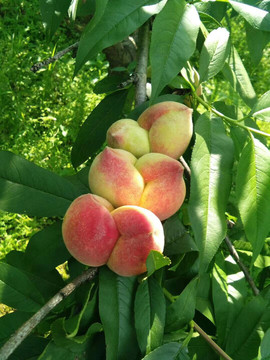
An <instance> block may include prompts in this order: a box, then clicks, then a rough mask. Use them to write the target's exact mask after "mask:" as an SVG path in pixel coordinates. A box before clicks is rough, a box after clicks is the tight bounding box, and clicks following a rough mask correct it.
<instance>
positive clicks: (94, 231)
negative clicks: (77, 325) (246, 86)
mask: <svg viewBox="0 0 270 360" xmlns="http://www.w3.org/2000/svg"><path fill="white" fill-rule="evenodd" d="M191 116H192V110H191V109H190V108H188V107H187V106H185V105H183V104H180V103H177V102H172V101H167V102H162V103H158V104H156V105H153V106H151V107H149V108H148V109H147V110H145V111H144V112H143V113H142V114H141V115H140V117H139V119H138V121H135V120H130V119H122V120H118V121H116V122H115V123H113V124H112V126H111V127H110V128H109V129H108V131H107V144H108V146H107V147H106V148H105V149H104V150H103V151H102V152H101V153H100V154H99V155H98V156H97V157H96V158H95V159H94V161H93V163H92V165H91V167H90V170H89V187H90V189H91V192H92V193H91V194H85V195H82V196H80V197H78V198H77V199H75V200H74V201H73V202H72V204H71V205H70V207H69V208H68V210H67V212H66V214H65V217H64V221H63V227H62V233H63V239H64V242H65V245H66V247H67V249H68V250H69V252H70V253H71V255H72V256H73V257H74V258H76V259H77V260H78V261H79V262H81V263H83V264H86V265H88V266H101V265H104V264H107V266H108V267H109V268H110V269H111V270H112V271H114V272H115V273H117V274H119V275H122V276H133V275H139V274H142V273H144V272H145V271H146V259H147V256H148V255H149V253H150V251H151V250H157V251H159V252H163V248H164V233H163V226H162V224H161V221H162V220H165V219H167V218H168V217H170V216H172V215H173V214H174V213H175V212H176V211H177V210H178V209H179V208H180V206H181V205H182V203H183V201H184V199H185V195H186V187H185V182H184V179H183V171H184V169H183V167H182V165H181V164H180V162H179V161H178V160H177V159H179V157H180V156H181V155H182V154H183V153H184V151H185V150H186V148H187V146H188V144H189V142H190V139H191V136H192V130H193V129H192V117H191Z"/></svg>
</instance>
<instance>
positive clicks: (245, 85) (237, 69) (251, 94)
mask: <svg viewBox="0 0 270 360" xmlns="http://www.w3.org/2000/svg"><path fill="white" fill-rule="evenodd" d="M222 72H223V75H224V76H225V78H226V79H227V80H228V81H229V82H230V84H231V86H232V88H233V89H234V91H235V92H236V93H238V94H239V95H240V97H241V98H242V99H243V101H244V102H245V103H246V104H247V105H248V106H249V107H250V108H252V107H253V106H254V105H255V103H256V101H257V97H256V93H255V91H254V88H253V86H252V83H251V81H250V79H249V76H248V73H247V71H246V69H245V67H244V65H243V63H242V60H241V58H240V56H239V54H238V52H237V50H236V49H235V48H234V47H232V48H231V54H230V57H229V59H228V61H227V62H226V63H225V65H224V67H223V69H222Z"/></svg>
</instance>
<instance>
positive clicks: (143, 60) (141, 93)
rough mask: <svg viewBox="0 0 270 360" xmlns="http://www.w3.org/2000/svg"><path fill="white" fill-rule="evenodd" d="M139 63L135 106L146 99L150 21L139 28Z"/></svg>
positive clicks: (136, 75)
mask: <svg viewBox="0 0 270 360" xmlns="http://www.w3.org/2000/svg"><path fill="white" fill-rule="evenodd" d="M138 43H139V45H138V63H137V67H136V70H135V77H136V93H135V106H138V105H140V104H142V103H143V102H144V101H145V100H146V82H147V64H148V48H149V23H148V22H146V23H145V24H144V25H143V26H142V27H141V28H140V30H139V35H138Z"/></svg>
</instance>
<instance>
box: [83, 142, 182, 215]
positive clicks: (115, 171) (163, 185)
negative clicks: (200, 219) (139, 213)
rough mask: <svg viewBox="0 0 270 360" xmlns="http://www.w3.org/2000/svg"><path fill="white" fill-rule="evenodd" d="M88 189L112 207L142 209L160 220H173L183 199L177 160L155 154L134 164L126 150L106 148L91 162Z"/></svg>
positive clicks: (131, 156)
mask: <svg viewBox="0 0 270 360" xmlns="http://www.w3.org/2000/svg"><path fill="white" fill-rule="evenodd" d="M89 186H90V189H91V190H92V192H93V193H95V194H97V195H100V196H102V197H104V198H105V199H107V200H108V201H110V202H111V203H112V204H113V205H114V206H115V207H119V206H124V205H137V206H141V207H143V208H146V209H148V210H151V211H152V212H153V213H154V214H155V215H157V216H158V217H159V219H160V220H165V219H167V218H168V217H170V216H172V215H173V214H174V213H175V212H176V211H177V210H178V209H179V208H180V206H181V205H182V203H183V201H184V199H185V195H186V187H185V182H184V179H183V167H182V165H181V164H180V163H179V162H178V161H177V160H175V159H172V158H171V157H169V156H167V155H164V154H158V153H149V154H145V155H143V156H142V157H141V158H139V159H138V160H137V159H136V158H135V157H134V156H133V155H132V154H131V153H129V152H127V151H125V150H120V149H111V148H109V147H107V148H106V149H105V150H104V151H103V152H102V153H100V154H99V155H98V156H97V157H96V159H95V160H94V162H93V164H92V166H91V168H90V171H89Z"/></svg>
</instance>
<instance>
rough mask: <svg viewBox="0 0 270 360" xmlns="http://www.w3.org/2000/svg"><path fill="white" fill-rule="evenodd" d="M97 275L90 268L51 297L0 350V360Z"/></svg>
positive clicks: (4, 358) (95, 270)
mask: <svg viewBox="0 0 270 360" xmlns="http://www.w3.org/2000/svg"><path fill="white" fill-rule="evenodd" d="M96 274H97V268H91V269H88V270H87V271H85V272H84V273H82V274H81V275H80V276H78V277H77V278H76V279H74V280H73V281H71V282H70V283H69V284H67V285H66V286H65V287H64V288H63V289H61V290H60V291H59V292H58V293H57V294H56V295H54V297H52V298H51V299H50V300H49V301H48V302H47V303H46V304H45V305H44V306H43V307H42V308H41V309H40V310H39V311H38V312H36V313H35V314H34V315H33V316H32V317H31V318H30V319H29V320H27V321H26V322H25V323H24V324H23V325H22V326H21V327H20V328H19V329H18V330H17V331H16V332H15V333H14V334H13V335H12V336H11V337H10V339H9V340H8V341H7V342H6V343H5V344H4V345H3V347H2V348H1V349H0V359H1V360H6V359H7V358H8V357H9V356H10V355H11V354H12V353H13V351H14V350H15V349H16V348H17V347H18V346H19V345H20V344H21V343H22V341H23V340H24V339H25V338H26V337H27V336H28V335H29V334H30V333H31V331H32V330H33V329H34V328H35V327H36V326H37V325H38V324H39V323H40V322H41V321H42V320H43V319H44V317H45V316H46V315H48V313H49V312H50V311H51V310H53V309H54V308H55V307H56V306H57V305H58V304H59V303H60V302H61V301H63V300H64V299H65V298H66V297H67V296H69V295H70V294H71V293H72V292H73V291H74V290H75V289H77V288H78V287H79V286H80V285H81V284H83V283H84V282H86V281H90V280H92V279H93V278H94V277H95V276H96Z"/></svg>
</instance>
